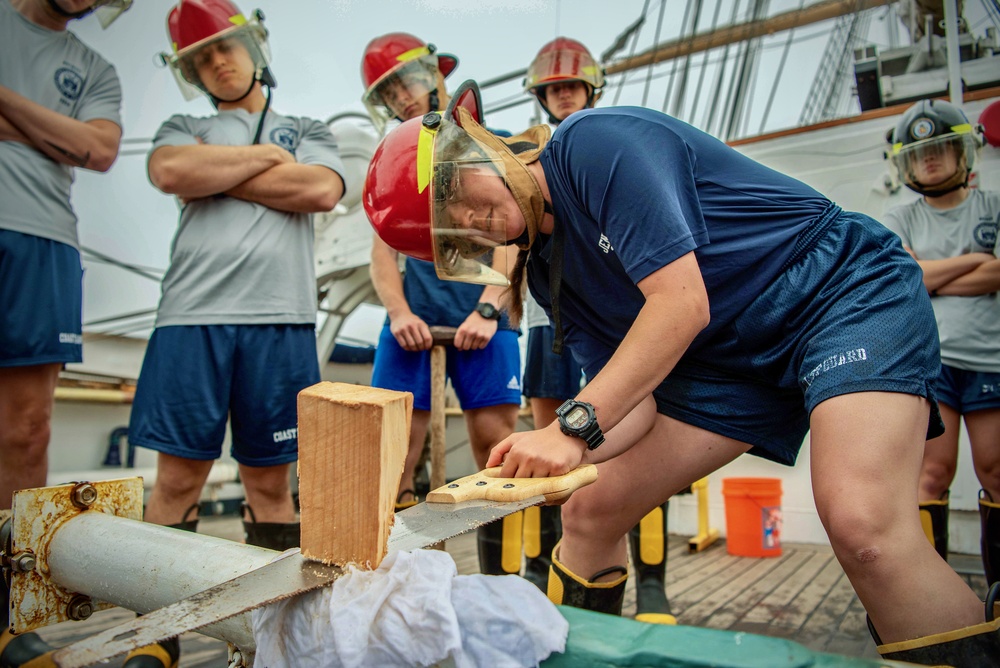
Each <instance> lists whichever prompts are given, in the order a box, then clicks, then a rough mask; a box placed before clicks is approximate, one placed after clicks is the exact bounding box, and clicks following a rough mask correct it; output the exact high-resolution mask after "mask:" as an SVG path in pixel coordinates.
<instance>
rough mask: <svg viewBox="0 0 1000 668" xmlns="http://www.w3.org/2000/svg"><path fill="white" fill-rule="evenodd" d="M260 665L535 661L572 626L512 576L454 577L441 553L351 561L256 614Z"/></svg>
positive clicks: (329, 667)
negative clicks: (335, 575)
mask: <svg viewBox="0 0 1000 668" xmlns="http://www.w3.org/2000/svg"><path fill="white" fill-rule="evenodd" d="M252 620H253V633H254V638H255V640H256V642H257V657H256V659H255V663H254V665H255V666H257V668H334V667H340V666H344V667H345V668H355V667H361V666H379V667H382V666H433V665H437V664H444V665H453V666H456V667H457V668H474V667H476V666H490V667H493V666H497V667H504V666H512V667H514V666H536V665H538V663H539V662H541V661H542V660H543V659H545V658H546V657H548V656H549V655H550V654H551V653H552V652H562V651H564V650H565V648H566V636H567V634H568V633H569V624H568V623H567V622H566V620H565V618H563V616H562V615H560V614H559V611H558V610H557V609H556V607H555V606H554V605H553V604H552V603H551V602H550V601H549V600H548V598H546V597H545V595H544V594H542V593H541V592H540V591H539V590H538V588H537V587H535V585H533V584H531V583H530V582H528V581H527V580H524V579H522V578H520V577H518V576H516V575H507V576H502V577H497V576H488V575H458V574H457V571H456V569H455V562H454V561H453V560H452V558H451V555H449V554H448V553H447V552H443V551H440V550H415V551H413V552H396V553H394V554H390V555H389V556H388V557H386V558H385V560H384V561H383V562H382V564H381V565H380V566H379V568H378V569H377V570H375V571H362V570H359V569H357V568H355V567H353V566H351V567H349V569H348V572H347V574H345V575H344V576H343V577H341V578H339V579H338V580H337V581H336V582H334V583H333V585H332V586H330V587H326V588H323V589H320V590H317V591H314V592H310V593H308V594H304V595H302V596H298V597H295V598H291V599H288V600H285V601H279V602H277V603H274V604H272V605H269V606H267V607H264V608H260V609H257V610H254V611H253V613H252Z"/></svg>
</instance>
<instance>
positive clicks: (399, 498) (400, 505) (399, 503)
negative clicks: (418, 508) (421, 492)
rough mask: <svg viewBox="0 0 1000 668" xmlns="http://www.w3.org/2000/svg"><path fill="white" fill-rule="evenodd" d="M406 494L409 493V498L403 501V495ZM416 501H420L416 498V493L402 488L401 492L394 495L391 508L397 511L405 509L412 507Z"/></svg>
mask: <svg viewBox="0 0 1000 668" xmlns="http://www.w3.org/2000/svg"><path fill="white" fill-rule="evenodd" d="M407 494H409V495H410V498H409V499H408V500H407V501H403V497H404V496H406V495H407ZM418 503H420V499H418V498H417V493H416V492H414V491H413V490H412V489H404V490H403V491H402V492H400V493H399V494H397V495H396V504H395V508H393V510H395V511H396V512H397V513H398V512H399V511H400V510H406V509H407V508H412V507H413V506H415V505H417V504H418Z"/></svg>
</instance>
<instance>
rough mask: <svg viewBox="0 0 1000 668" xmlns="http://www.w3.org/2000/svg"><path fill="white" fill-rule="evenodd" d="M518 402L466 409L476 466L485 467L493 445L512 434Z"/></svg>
mask: <svg viewBox="0 0 1000 668" xmlns="http://www.w3.org/2000/svg"><path fill="white" fill-rule="evenodd" d="M517 411H518V405H517V404H497V405H496V406H484V407H483V408H472V409H470V410H467V411H465V426H466V427H467V428H468V430H469V444H470V445H471V446H472V456H473V458H474V459H475V460H476V468H478V469H480V470H481V469H483V468H484V467H485V466H486V460H487V459H489V456H490V450H492V449H493V446H494V445H496V444H497V443H499V442H500V441H502V440H503V439H505V438H507V437H508V436H510V435H511V434H512V433H513V432H514V429H515V428H516V427H517Z"/></svg>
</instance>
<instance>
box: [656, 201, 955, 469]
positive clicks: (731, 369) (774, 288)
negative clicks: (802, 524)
mask: <svg viewBox="0 0 1000 668" xmlns="http://www.w3.org/2000/svg"><path fill="white" fill-rule="evenodd" d="M940 364H941V362H940V348H939V344H938V336H937V325H936V323H935V320H934V312H933V311H932V310H931V304H930V298H929V297H928V296H927V291H926V290H925V289H924V287H923V279H922V272H921V270H920V267H919V266H918V265H917V263H916V262H915V261H914V260H913V258H911V257H910V255H909V254H908V253H907V252H906V251H904V250H903V247H902V244H901V243H900V241H899V237H897V236H896V235H895V234H893V233H892V232H890V231H889V230H888V229H886V228H885V227H883V226H882V225H881V224H880V223H879V222H878V221H875V220H873V219H871V218H869V217H868V216H865V215H863V214H859V213H851V212H844V211H841V210H840V209H839V208H837V207H833V208H831V210H828V211H827V212H825V213H824V214H823V216H822V217H821V218H820V219H819V220H818V221H817V222H816V224H815V225H814V226H813V227H811V228H809V230H807V231H806V232H804V233H803V234H802V235H801V236H800V238H799V239H798V241H797V242H796V250H795V252H794V253H793V255H792V257H791V258H790V259H789V261H788V264H787V265H786V268H785V270H784V272H783V273H782V274H781V275H779V276H778V278H777V279H775V280H774V281H773V282H772V283H771V285H769V286H768V287H767V288H766V289H765V290H764V291H763V292H762V293H761V294H760V295H759V296H758V297H757V298H756V299H755V300H754V301H753V302H752V303H751V304H750V305H749V306H748V307H747V308H746V309H745V310H744V311H743V312H742V313H740V314H739V315H738V316H736V318H735V319H734V321H733V322H732V323H731V324H729V325H728V326H727V327H725V328H723V329H722V330H721V331H720V332H719V334H718V335H716V336H715V337H713V338H712V339H711V340H710V341H708V342H706V344H705V345H703V346H701V347H700V348H698V349H697V350H695V351H693V352H690V353H688V354H687V355H685V356H684V357H683V358H682V359H681V362H680V363H679V364H678V365H677V367H676V369H675V370H674V371H672V372H671V373H670V375H669V376H668V377H667V379H666V380H665V381H664V382H663V383H662V384H661V385H660V386H659V387H658V388H657V389H656V390H655V391H654V397H655V398H656V402H657V407H658V410H659V412H660V413H663V414H664V415H669V416H671V417H673V418H676V419H678V420H680V421H682V422H685V423H688V424H693V425H695V426H698V427H701V428H703V429H706V430H708V431H711V432H713V433H717V434H721V435H723V436H728V437H730V438H734V439H737V440H739V441H743V442H745V443H748V444H750V445H751V446H752V449H751V450H750V452H751V453H752V454H755V455H758V456H760V457H764V458H766V459H771V460H773V461H776V462H779V463H782V464H789V465H790V464H793V463H794V462H795V458H796V457H797V456H798V452H799V448H800V447H801V445H802V440H803V438H804V437H805V434H806V432H807V431H808V429H809V414H810V413H811V412H812V410H813V409H814V408H815V407H816V406H817V405H819V404H820V403H821V402H823V401H825V400H827V399H830V398H831V397H835V396H838V395H841V394H851V393H854V392H901V393H905V394H913V395H917V396H921V397H926V398H928V399H930V400H931V403H932V406H933V408H932V413H931V418H930V423H929V424H928V438H933V437H935V436H938V435H940V434H941V433H943V429H944V427H943V425H942V423H941V417H940V414H939V412H938V410H937V403H936V402H935V401H934V398H935V395H934V390H933V387H934V381H935V379H936V378H937V377H938V374H939V372H940Z"/></svg>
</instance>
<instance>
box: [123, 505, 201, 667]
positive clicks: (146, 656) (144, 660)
mask: <svg viewBox="0 0 1000 668" xmlns="http://www.w3.org/2000/svg"><path fill="white" fill-rule="evenodd" d="M197 509H198V504H194V505H192V506H191V507H190V508H188V509H187V511H186V512H185V513H184V520H183V521H181V522H179V523H177V524H167V525H165V526H167V527H169V528H171V529H180V530H181V531H189V532H191V533H198V516H197V514H196V515H195V517H194V519H190V520H189V519H187V518H188V517H190V515H191V511H192V510H195V511H196V510H197ZM139 616H140V617H141V615H139ZM180 658H181V641H180V638H170V639H168V640H161V641H160V642H158V643H153V644H152V645H145V646H144V647H137V648H136V649H134V650H132V651H131V652H129V653H128V654H126V655H125V662H124V663H122V668H177V663H178V661H180Z"/></svg>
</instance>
